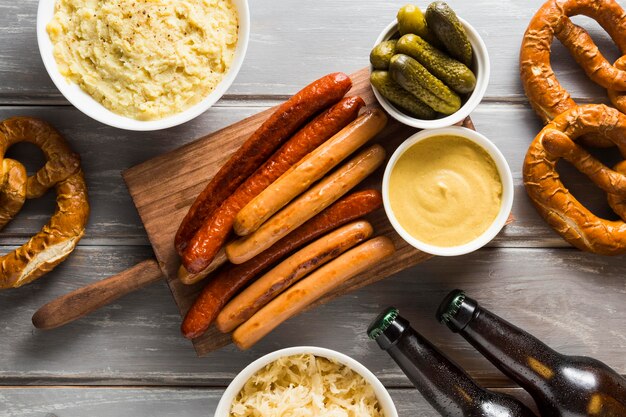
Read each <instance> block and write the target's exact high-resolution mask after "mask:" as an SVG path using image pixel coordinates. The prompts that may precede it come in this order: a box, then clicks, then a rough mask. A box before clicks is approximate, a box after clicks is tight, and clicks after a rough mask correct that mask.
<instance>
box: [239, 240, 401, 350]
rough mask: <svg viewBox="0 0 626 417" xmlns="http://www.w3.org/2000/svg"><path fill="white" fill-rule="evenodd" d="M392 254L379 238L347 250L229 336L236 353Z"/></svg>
mask: <svg viewBox="0 0 626 417" xmlns="http://www.w3.org/2000/svg"><path fill="white" fill-rule="evenodd" d="M394 251H395V247H394V246H393V242H391V239H389V238H388V237H385V236H379V237H376V238H374V239H371V240H368V241H367V242H365V243H362V244H361V245H359V246H357V247H356V248H354V249H351V250H349V251H348V252H346V253H344V254H343V255H341V256H339V257H338V258H336V259H334V260H332V261H330V262H329V263H327V264H326V265H324V266H323V267H321V268H320V269H318V270H317V271H315V272H313V273H312V274H311V275H309V276H307V277H306V278H304V279H303V280H301V281H300V282H298V283H296V284H295V285H293V286H292V287H291V288H289V289H288V290H286V291H285V292H283V293H282V294H280V295H279V296H278V297H276V298H275V299H274V300H272V301H271V302H270V303H269V304H267V305H266V306H265V307H263V308H262V309H261V310H259V311H258V312H257V313H256V314H254V316H252V317H251V318H250V319H249V320H248V321H246V322H245V323H243V324H242V325H241V326H239V327H238V328H237V330H235V331H234V332H233V342H235V345H237V347H238V348H239V349H248V348H250V347H251V346H252V345H254V344H255V343H256V342H258V341H259V340H261V339H262V338H263V337H264V336H265V335H267V334H268V333H269V332H271V331H272V330H274V329H275V328H276V327H277V326H278V325H279V324H281V323H282V322H284V321H285V320H287V319H289V318H291V317H293V316H295V315H297V314H299V313H301V312H302V311H303V310H304V309H305V308H307V307H308V306H310V305H311V304H312V303H314V302H315V301H317V300H318V299H320V298H321V297H323V296H324V295H326V294H328V293H330V292H332V291H333V290H335V289H336V288H338V287H339V286H340V285H341V284H343V283H345V282H346V281H348V280H349V279H350V278H352V277H354V276H356V275H358V274H359V273H361V272H363V271H366V270H367V269H368V268H371V267H373V266H374V265H376V264H377V263H378V262H380V261H381V260H383V259H385V258H387V257H389V256H391V255H392V254H393V253H394Z"/></svg>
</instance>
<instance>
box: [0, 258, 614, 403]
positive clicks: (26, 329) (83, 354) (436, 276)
mask: <svg viewBox="0 0 626 417" xmlns="http://www.w3.org/2000/svg"><path fill="white" fill-rule="evenodd" d="M151 253H152V251H151V250H150V248H147V247H137V246H105V247H103V246H81V247H79V248H78V249H77V250H76V251H75V252H74V254H73V255H72V257H70V258H69V259H68V261H67V262H65V263H64V264H63V265H61V266H60V267H59V268H58V269H56V270H55V271H53V272H52V273H51V274H49V275H48V276H46V277H44V278H42V279H41V280H38V281H36V282H35V283H33V285H30V286H28V287H22V288H19V289H17V290H15V291H3V292H0V328H1V331H2V337H0V364H1V366H0V385H8V384H11V385H55V384H58V385H70V384H78V385H85V384H97V385H177V386H192V385H202V386H223V385H224V384H228V382H229V381H230V380H231V379H232V378H233V377H234V376H235V375H236V374H237V373H238V372H239V371H240V370H241V369H243V367H245V366H246V365H247V364H248V363H250V362H251V361H253V360H254V359H257V358H258V357H260V356H262V355H264V354H266V353H269V352H272V351H274V350H276V349H281V348H284V347H289V346H297V345H314V346H322V347H327V348H331V349H335V350H338V351H340V352H343V353H345V354H347V355H350V356H352V357H353V358H355V359H356V360H358V361H360V362H361V363H363V364H365V365H366V366H367V367H368V368H369V369H370V370H371V371H372V372H374V373H375V374H376V375H377V376H378V377H379V378H380V379H381V380H382V381H383V383H385V384H386V385H388V386H402V387H408V386H410V383H409V381H408V380H407V379H406V377H405V376H404V374H402V372H401V371H400V370H399V369H398V367H397V366H396V365H395V364H394V363H393V361H392V360H391V358H390V357H389V356H388V355H387V354H385V353H384V352H382V351H380V349H379V348H378V347H377V346H376V344H375V343H373V342H371V341H369V340H368V339H367V336H366V334H365V329H366V328H367V325H368V324H369V322H370V321H371V320H372V319H373V318H374V317H375V316H376V314H377V313H378V312H380V311H381V310H382V309H384V308H385V307H387V306H389V305H395V306H396V307H398V308H399V309H400V311H401V313H402V314H403V315H405V316H406V317H407V318H408V319H409V320H410V321H411V323H412V325H413V326H414V327H415V328H416V329H417V330H419V331H420V332H422V333H423V334H424V335H425V336H427V337H428V338H429V339H430V340H431V341H432V342H433V343H435V344H437V345H438V346H440V347H441V348H442V349H443V350H444V351H445V352H447V353H448V354H449V355H450V356H452V357H453V358H454V359H455V360H456V361H457V362H458V363H459V364H461V365H462V366H463V367H464V368H465V369H467V370H468V372H469V373H470V374H471V375H472V376H474V377H476V378H478V380H479V381H480V382H481V383H483V384H486V385H490V386H504V387H510V386H512V385H511V383H510V382H509V381H508V380H507V379H506V378H504V377H503V376H502V375H501V374H500V373H499V372H498V371H497V370H495V369H494V368H493V366H491V365H490V364H489V363H488V362H487V361H486V360H485V359H484V358H482V357H481V356H480V355H479V354H478V353H477V352H476V351H475V350H474V349H472V348H471V347H470V346H469V345H468V344H467V343H466V342H465V341H464V340H463V339H462V338H461V337H459V336H457V335H454V334H452V333H451V332H450V331H449V330H447V328H445V327H444V326H442V325H440V324H439V323H437V322H436V320H435V319H434V313H435V310H436V308H437V305H438V304H439V302H440V300H441V299H442V298H443V297H444V296H445V295H446V294H447V292H448V291H450V290H452V289H453V288H462V289H465V290H466V291H467V292H468V294H469V295H470V296H472V297H475V298H476V299H478V300H479V301H480V302H482V303H483V304H484V305H485V306H486V307H487V308H489V309H491V310H492V311H494V312H496V313H498V314H500V315H502V316H503V317H504V318H506V319H508V320H510V321H512V322H513V323H514V324H516V325H518V326H521V327H522V328H524V329H526V330H528V331H529V332H531V333H533V334H534V335H536V336H538V337H539V338H541V339H542V340H544V341H545V342H546V343H548V344H549V345H550V346H552V347H553V348H555V349H557V350H559V351H561V352H564V353H568V354H573V355H591V356H594V357H596V358H598V359H600V360H602V361H604V362H606V363H608V364H609V365H610V366H612V367H614V368H615V369H616V370H618V371H619V372H620V373H622V374H626V356H625V355H624V351H626V337H625V332H624V323H626V309H624V307H623V306H624V299H625V297H626V283H625V282H624V276H626V263H625V262H624V260H623V259H620V258H603V257H598V256H592V255H589V254H582V253H580V252H578V251H576V250H564V249H518V248H511V249H503V248H491V249H485V250H481V251H479V252H477V253H473V254H470V255H467V256H462V257H458V258H450V259H446V258H434V259H431V260H430V261H428V262H425V263H423V264H420V265H417V266H415V267H413V268H410V269H407V270H406V271H403V272H401V273H399V274H396V275H395V276H394V277H391V278H389V279H387V280H384V281H381V282H378V283H375V284H372V285H370V286H367V287H365V288H362V289H360V290H357V291H354V292H352V293H350V294H348V295H346V296H344V297H341V298H339V299H336V300H333V301H331V302H329V303H326V304H325V305H323V306H320V307H318V308H315V309H312V310H310V311H307V312H305V313H303V314H302V315H300V316H297V317H294V318H293V319H291V320H289V321H287V322H286V323H284V324H283V325H282V326H280V327H279V328H277V329H276V330H275V331H274V332H272V333H271V335H270V336H269V337H267V338H266V339H265V340H263V341H262V342H261V343H259V344H258V345H257V346H255V347H254V348H253V349H251V350H250V351H246V352H240V351H238V350H237V349H236V348H235V347H233V346H228V347H225V348H224V349H221V350H219V351H216V352H213V353H211V354H210V355H208V356H207V357H205V358H201V359H199V358H197V356H196V354H195V352H194V350H193V349H192V348H191V343H189V341H187V340H185V339H184V338H182V337H181V335H180V314H179V312H178V309H177V308H176V306H175V304H174V302H173V300H172V296H171V294H170V292H169V291H168V289H167V286H166V284H165V281H163V282H162V283H156V284H154V285H152V286H150V287H147V288H144V289H141V290H139V291H136V292H135V293H133V294H132V295H128V296H126V297H123V298H120V299H119V300H117V301H115V302H114V303H112V304H111V305H109V306H106V307H104V308H102V309H101V310H98V311H96V312H94V313H93V314H91V315H89V316H87V317H85V318H83V319H81V320H78V321H76V322H74V323H70V324H68V325H67V326H64V327H62V328H59V329H54V330H49V331H38V330H36V329H34V328H33V327H32V324H31V323H30V318H31V316H32V314H33V313H34V312H35V310H36V309H37V308H39V307H40V306H41V305H43V304H45V303H46V302H48V301H50V300H51V299H54V298H56V297H58V296H60V295H62V294H65V293H67V292H69V291H71V290H74V289H76V288H79V287H81V286H83V285H85V284H88V283H90V282H93V281H95V280H98V279H102V278H105V277H107V276H110V275H114V274H115V273H118V272H120V271H122V270H124V269H126V268H128V267H130V266H132V265H134V264H136V263H137V262H139V261H141V260H143V259H145V258H147V257H148V256H150V254H151ZM0 405H1V402H0Z"/></svg>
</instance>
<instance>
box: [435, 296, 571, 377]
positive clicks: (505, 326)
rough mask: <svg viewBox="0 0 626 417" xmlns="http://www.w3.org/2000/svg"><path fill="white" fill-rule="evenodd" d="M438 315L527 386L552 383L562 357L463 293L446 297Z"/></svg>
mask: <svg viewBox="0 0 626 417" xmlns="http://www.w3.org/2000/svg"><path fill="white" fill-rule="evenodd" d="M452 295H453V294H452V293H451V294H450V296H452ZM446 309H447V310H446ZM444 310H445V311H444ZM437 314H438V318H439V319H440V320H441V321H443V322H445V323H446V324H447V325H448V327H449V328H450V329H451V330H452V331H454V332H458V333H459V334H460V335H462V336H463V337H464V338H465V339H466V340H467V341H468V342H470V343H471V344H472V345H473V346H474V347H475V348H476V349H477V350H478V351H480V352H481V353H482V354H483V355H484V356H485V357H486V358H487V359H489V360H490V361H491V362H493V363H494V364H495V365H496V366H497V367H498V368H500V370H502V371H503V372H504V373H505V374H507V375H508V376H509V377H511V378H512V379H514V380H515V381H517V382H518V383H519V384H520V385H522V386H524V387H536V386H542V385H545V384H547V383H549V382H550V380H551V379H552V377H553V376H554V375H555V372H556V370H557V369H558V368H559V364H560V362H562V360H563V356H562V355H561V354H559V353H558V352H556V351H554V350H553V349H551V348H550V347H548V346H547V345H546V344H544V343H542V342H541V341H540V340H539V339H537V338H535V337H534V336H532V335H530V334H528V333H526V332H525V331H523V330H522V329H520V328H518V327H516V326H514V325H512V324H511V323H509V322H507V321H506V320H504V319H502V318H501V317H498V316H497V315H495V314H493V313H491V312H490V311H488V310H486V309H484V308H481V307H480V306H479V305H478V303H477V302H476V301H474V300H472V299H471V298H467V297H465V296H464V294H462V293H461V292H458V293H457V294H456V297H455V299H447V300H445V301H444V302H443V303H442V305H441V307H440V309H439V311H438V313H437Z"/></svg>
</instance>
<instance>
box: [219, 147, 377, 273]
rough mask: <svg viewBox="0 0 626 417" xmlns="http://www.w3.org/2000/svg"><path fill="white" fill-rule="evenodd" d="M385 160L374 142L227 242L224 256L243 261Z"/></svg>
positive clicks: (320, 209)
mask: <svg viewBox="0 0 626 417" xmlns="http://www.w3.org/2000/svg"><path fill="white" fill-rule="evenodd" d="M384 159H385V150H384V149H383V147H382V146H380V145H373V146H371V147H369V148H367V149H366V150H364V151H361V152H360V153H359V154H358V155H357V156H355V157H354V158H353V159H351V160H350V161H349V162H347V163H346V164H345V165H343V166H342V167H340V168H339V169H338V170H337V171H335V172H334V173H333V174H331V175H330V176H328V177H327V178H325V179H324V180H323V181H321V182H319V183H318V184H317V185H315V187H313V188H311V189H310V190H308V191H307V192H306V193H304V194H302V195H301V196H300V197H298V199H297V200H295V201H293V202H292V203H291V204H289V205H288V206H287V207H285V208H284V209H283V210H281V211H280V212H279V213H277V214H276V215H275V216H273V217H272V218H271V219H270V220H268V221H267V222H266V223H264V224H263V225H262V226H261V227H260V228H259V229H258V230H257V231H256V232H254V233H253V234H251V235H249V236H246V237H243V238H240V239H237V240H235V241H232V242H230V243H229V244H228V245H227V246H226V256H228V260H230V261H231V262H232V263H234V264H240V263H243V262H246V261H247V260H248V259H251V258H253V257H255V256H256V255H258V254H259V253H261V252H263V251H264V250H265V249H267V248H269V247H270V246H272V245H273V244H274V243H276V242H277V241H279V240H280V239H282V238H283V237H284V236H285V235H287V234H288V233H289V232H291V231H292V230H294V229H295V228H296V227H298V226H300V225H301V224H303V223H304V222H306V221H307V220H308V219H310V218H311V217H313V216H315V215H316V214H317V213H319V212H320V211H322V210H324V209H325V208H326V207H328V206H329V205H331V204H332V203H334V202H335V200H337V199H338V198H340V197H341V196H342V195H344V194H345V193H346V192H348V191H349V190H350V189H351V188H353V187H354V186H356V185H357V184H358V183H360V182H361V181H363V180H364V179H365V178H366V177H367V176H368V175H369V174H371V173H372V172H374V171H375V170H376V168H378V167H379V166H380V165H381V164H382V163H383V161H384Z"/></svg>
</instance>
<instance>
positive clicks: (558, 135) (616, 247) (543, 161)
mask: <svg viewBox="0 0 626 417" xmlns="http://www.w3.org/2000/svg"><path fill="white" fill-rule="evenodd" d="M589 133H594V134H597V135H598V137H602V138H604V139H605V140H607V141H609V142H611V143H612V144H614V145H616V146H617V147H618V148H619V150H620V152H621V154H622V155H623V156H624V157H626V115H624V114H622V113H620V112H619V111H617V110H616V109H614V108H611V107H607V106H605V105H601V104H599V105H598V104H590V105H584V106H580V107H578V106H577V107H574V108H572V109H570V110H568V111H566V112H564V113H562V114H560V115H559V116H557V117H556V118H555V119H554V120H553V121H552V122H550V123H549V124H548V125H546V126H545V127H544V128H543V130H542V131H541V132H540V133H539V135H537V137H536V138H535V140H534V141H533V143H532V144H531V146H530V149H529V150H528V153H527V154H526V159H525V160H524V169H523V174H524V185H525V186H526V190H527V191H528V194H529V196H530V198H531V200H532V202H533V204H534V205H535V207H536V208H537V210H538V211H539V213H540V214H541V215H542V216H543V218H544V219H545V220H546V221H547V222H548V223H549V224H550V225H551V226H552V227H553V228H554V229H555V230H556V231H557V233H559V234H560V235H561V236H562V237H563V238H564V239H565V240H566V241H568V242H569V243H571V244H572V245H574V246H576V247H577V248H579V249H582V250H585V251H589V252H594V253H598V254H602V255H619V254H624V253H626V209H625V208H626V175H624V174H626V164H624V163H623V162H621V163H620V164H618V165H617V167H616V170H612V169H610V168H608V167H606V166H605V165H603V164H602V163H601V162H600V161H598V160H597V159H595V158H594V157H593V156H591V155H590V154H589V153H588V152H587V151H585V150H584V149H583V148H581V147H580V146H578V145H577V144H576V140H577V139H578V138H579V137H580V136H581V135H586V134H589ZM560 158H564V159H566V160H567V161H569V162H570V163H572V165H574V166H575V167H576V168H577V169H579V170H580V171H581V172H583V173H584V174H586V175H587V176H588V177H589V178H590V179H591V180H592V181H593V182H594V183H595V184H596V185H598V186H599V187H600V188H602V189H603V190H604V191H606V192H607V193H609V202H610V203H611V206H612V207H613V209H614V210H615V211H616V213H617V214H618V215H620V217H621V218H622V220H621V221H611V220H606V219H602V218H599V217H597V216H595V215H594V214H593V213H591V212H590V211H589V210H587V209H586V208H585V207H584V206H583V205H582V204H581V203H580V202H579V201H578V200H576V198H575V197H574V196H573V195H572V194H571V193H570V192H569V191H568V190H567V188H565V185H563V183H562V182H561V179H560V177H559V174H558V173H557V172H556V163H557V162H558V160H559V159H560Z"/></svg>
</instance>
